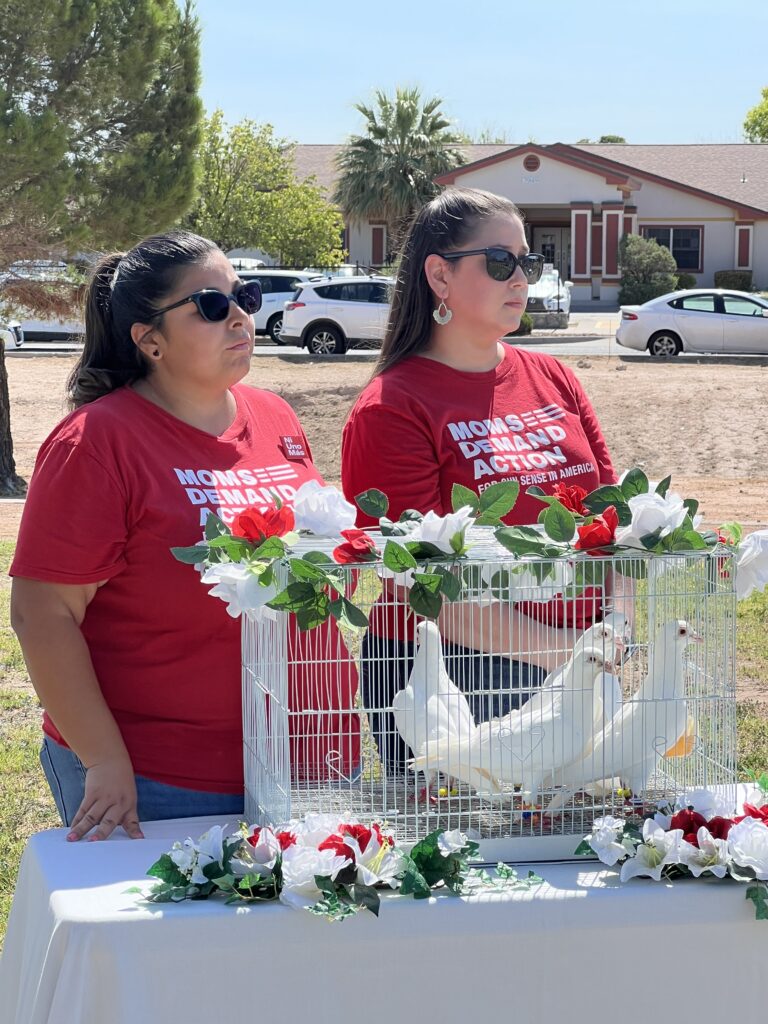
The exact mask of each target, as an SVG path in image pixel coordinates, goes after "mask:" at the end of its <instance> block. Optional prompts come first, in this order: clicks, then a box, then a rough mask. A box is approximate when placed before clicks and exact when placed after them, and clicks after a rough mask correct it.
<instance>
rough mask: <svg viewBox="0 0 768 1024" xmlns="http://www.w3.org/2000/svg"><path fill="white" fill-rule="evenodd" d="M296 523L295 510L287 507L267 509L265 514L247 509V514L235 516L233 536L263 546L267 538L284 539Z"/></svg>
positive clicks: (253, 509)
mask: <svg viewBox="0 0 768 1024" xmlns="http://www.w3.org/2000/svg"><path fill="white" fill-rule="evenodd" d="M294 523H295V519H294V517H293V509H291V508H288V506H287V505H283V506H281V508H274V507H273V508H267V509H265V510H264V511H263V512H259V510H258V509H256V508H247V509H246V510H245V512H241V513H240V515H238V516H235V518H234V521H233V522H232V534H233V535H234V536H235V537H243V538H244V539H245V540H249V541H252V542H253V543H254V544H263V543H264V541H265V540H266V539H267V537H282V536H284V535H285V534H286V533H289V532H290V531H291V530H292V529H293V527H294Z"/></svg>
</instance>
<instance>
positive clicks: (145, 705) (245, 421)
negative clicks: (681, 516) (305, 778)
mask: <svg viewBox="0 0 768 1024" xmlns="http://www.w3.org/2000/svg"><path fill="white" fill-rule="evenodd" d="M260 301H261V296H260V292H259V287H258V284H255V283H249V284H245V285H243V284H242V283H241V282H240V281H239V280H238V277H237V274H236V273H235V271H234V270H233V268H232V265H231V263H230V262H229V260H227V258H226V257H225V256H224V254H223V253H222V252H221V251H220V250H219V249H218V248H217V247H216V246H215V245H214V244H213V243H212V242H210V241H208V240H207V239H204V238H200V237H199V236H197V235H193V234H190V233H187V232H183V231H173V232H169V233H167V234H163V235H157V236H153V237H151V238H147V239H145V240H144V241H143V242H140V243H139V244H138V245H137V246H135V247H134V248H133V249H131V250H130V251H129V252H127V253H122V254H120V253H115V254H113V255H110V256H106V257H104V258H103V259H102V260H101V261H100V262H99V263H98V264H97V266H96V267H95V269H94V272H93V275H92V279H91V282H90V285H89V288H88V294H87V300H86V312H85V343H84V346H83V354H82V357H81V359H80V361H79V362H78V364H77V366H76V367H75V369H74V371H73V373H72V375H71V377H70V381H69V398H70V402H71V405H72V407H73V412H71V413H70V415H69V416H67V417H66V418H65V419H64V420H63V421H62V422H61V423H60V424H59V425H58V426H57V427H56V428H55V429H54V431H53V433H52V434H51V435H50V436H49V437H48V438H47V439H46V441H45V442H44V444H43V446H42V448H41V449H40V453H39V455H38V458H37V462H36V465H35V472H34V475H33V477H32V481H31V484H30V488H29V495H28V498H27V502H26V507H25V510H24V515H23V518H22V523H21V529H20V533H19V540H18V545H17V548H16V555H15V558H14V561H13V565H12V566H11V574H12V575H13V576H14V581H13V592H12V605H11V616H12V622H13V627H14V629H15V630H16V632H17V634H18V636H19V640H20V642H21V646H22V649H23V652H24V657H25V659H26V662H27V666H28V669H29V674H30V677H31V679H32V682H33V684H34V686H35V689H36V690H37V693H38V695H39V697H40V700H41V703H42V705H43V707H44V709H45V716H44V721H43V729H44V733H45V737H44V742H43V748H42V751H41V761H42V763H43V768H44V771H45V773H46V777H47V779H48V782H49V784H50V787H51V791H52V793H53V796H54V799H55V801H56V804H57V806H58V809H59V813H60V814H61V817H62V820H63V822H64V823H65V824H66V825H67V826H70V832H69V834H68V838H69V839H70V840H77V839H80V838H82V837H83V836H85V835H86V834H89V835H90V838H91V839H106V838H107V837H108V836H109V835H110V834H111V833H112V831H113V830H114V829H115V828H116V827H117V826H118V825H121V826H122V827H123V829H124V830H125V832H126V833H127V834H128V835H129V836H131V837H133V838H140V837H141V835H142V833H141V828H140V824H139V822H140V821H141V820H150V819H155V818H177V817H188V816H192V815H206V814H239V813H242V809H243V768H242V726H241V710H240V624H239V622H237V621H236V620H234V619H232V618H230V617H229V616H228V615H227V613H226V608H225V606H224V604H223V603H222V602H220V601H212V600H210V598H209V597H208V594H207V591H206V589H205V588H204V587H202V586H201V585H200V581H199V577H198V576H197V574H196V573H194V572H192V571H191V570H190V567H189V566H185V565H182V564H181V563H179V562H177V561H176V560H175V559H174V558H173V556H172V555H171V553H170V548H171V547H172V546H185V545H191V544H194V543H195V542H196V541H197V540H198V539H199V538H200V537H201V536H202V530H203V525H204V522H205V519H206V518H207V516H208V515H209V513H211V512H214V513H215V514H216V515H218V516H220V517H221V518H222V519H224V520H225V521H228V522H231V521H232V520H233V519H234V517H235V516H236V515H237V514H238V513H239V512H241V511H242V510H243V508H244V507H247V506H254V505H255V506H257V507H260V508H261V509H262V510H263V509H265V508H266V507H268V506H270V505H274V503H275V497H274V495H275V493H277V494H279V495H280V498H281V500H282V501H283V502H284V503H286V504H289V505H290V503H291V500H292V498H293V495H294V494H295V492H296V490H297V489H298V487H299V486H300V485H301V484H302V483H304V482H305V481H307V480H320V476H319V473H318V472H317V469H316V468H315V467H314V465H313V463H312V458H311V453H310V450H309V445H308V443H307V439H306V437H305V435H304V432H303V431H302V428H301V425H300V424H299V422H298V420H297V418H296V416H295V414H294V413H293V411H292V410H291V408H290V407H289V406H288V405H287V404H286V403H285V402H284V401H283V400H282V399H280V398H278V397H277V396H276V395H274V394H271V393H269V392H266V391H260V390H257V389H255V388H251V387H246V386H244V385H243V384H241V383H240V381H241V380H242V378H243V377H245V375H246V374H247V373H248V371H249V369H250V365H251V354H252V351H253V320H252V316H251V314H252V313H254V312H256V310H257V309H258V307H259V305H260ZM329 629H333V627H329ZM334 640H335V637H334ZM296 660H299V659H298V657H297V659H296ZM347 683H348V684H349V685H348V688H347V691H346V692H343V693H342V692H340V693H338V694H336V695H335V697H334V698H333V699H335V700H336V701H337V702H338V703H337V706H334V708H333V710H340V720H341V721H343V722H345V723H346V734H345V737H344V738H345V739H346V740H347V741H348V742H347V744H346V747H345V749H344V751H343V752H342V760H343V761H344V763H345V765H346V767H351V766H352V765H354V764H356V763H357V760H358V757H359V753H358V737H357V734H356V733H355V732H354V731H353V730H352V729H351V728H349V726H348V723H349V722H350V720H352V719H353V716H350V715H349V714H348V713H345V711H348V709H349V708H351V707H352V702H353V696H354V679H353V678H352V677H351V676H350V677H349V678H348V679H347ZM298 685H299V686H301V685H302V684H301V681H299V683H298ZM339 689H340V690H341V689H342V688H339ZM329 710H331V709H330V708H329ZM332 718H333V720H335V716H332ZM339 731H341V726H339ZM308 745H309V744H308ZM337 746H343V744H337ZM337 754H338V752H337Z"/></svg>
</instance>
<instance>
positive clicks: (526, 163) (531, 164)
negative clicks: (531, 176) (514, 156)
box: [523, 153, 541, 172]
mask: <svg viewBox="0 0 768 1024" xmlns="http://www.w3.org/2000/svg"><path fill="white" fill-rule="evenodd" d="M523 167H524V168H525V169H526V171H531V172H532V171H538V169H539V168H540V167H541V160H539V158H538V157H537V156H536V155H535V154H534V153H529V154H528V156H527V157H525V159H524V160H523Z"/></svg>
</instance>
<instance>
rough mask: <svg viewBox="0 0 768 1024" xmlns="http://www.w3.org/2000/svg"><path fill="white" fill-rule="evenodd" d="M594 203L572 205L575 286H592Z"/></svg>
mask: <svg viewBox="0 0 768 1024" xmlns="http://www.w3.org/2000/svg"><path fill="white" fill-rule="evenodd" d="M591 271H592V203H571V276H572V278H573V283H574V285H587V286H589V287H590V291H591V285H592V276H591Z"/></svg>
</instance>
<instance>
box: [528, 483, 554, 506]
mask: <svg viewBox="0 0 768 1024" xmlns="http://www.w3.org/2000/svg"><path fill="white" fill-rule="evenodd" d="M525 493H526V494H528V495H530V497H531V498H537V499H538V500H539V501H543V502H544V504H545V505H551V504H552V502H553V501H557V500H558V499H557V498H556V497H555V496H554V494H545V493H544V491H542V489H541V488H540V487H529V488H528V489H527V490H526V492H525Z"/></svg>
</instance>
